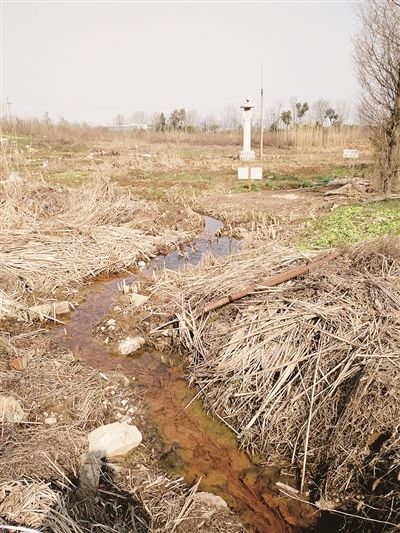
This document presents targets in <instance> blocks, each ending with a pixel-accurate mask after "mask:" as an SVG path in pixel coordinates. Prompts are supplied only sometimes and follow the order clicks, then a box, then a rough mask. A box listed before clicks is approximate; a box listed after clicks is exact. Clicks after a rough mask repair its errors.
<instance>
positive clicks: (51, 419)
mask: <svg viewBox="0 0 400 533" xmlns="http://www.w3.org/2000/svg"><path fill="white" fill-rule="evenodd" d="M44 423H45V424H47V425H48V426H54V424H57V418H56V417H55V416H49V417H48V418H45V420H44Z"/></svg>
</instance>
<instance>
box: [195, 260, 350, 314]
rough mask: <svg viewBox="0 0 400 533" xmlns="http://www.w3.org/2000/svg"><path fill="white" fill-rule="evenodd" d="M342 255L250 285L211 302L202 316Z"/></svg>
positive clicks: (204, 309) (315, 261)
mask: <svg viewBox="0 0 400 533" xmlns="http://www.w3.org/2000/svg"><path fill="white" fill-rule="evenodd" d="M341 253H342V252H341V251H339V250H337V251H335V252H333V253H331V254H323V255H320V256H318V257H317V258H316V259H314V260H313V261H309V262H308V263H304V264H302V265H298V266H296V267H294V268H290V269H289V270H286V271H285V272H280V273H279V274H275V275H274V276H270V277H269V278H265V279H264V280H261V281H259V282H258V283H255V284H253V285H250V286H249V287H246V288H245V289H243V290H241V291H239V292H235V293H230V294H228V295H227V296H224V297H223V298H221V299H219V300H216V301H215V302H211V303H209V304H207V305H206V306H205V307H204V308H203V310H202V311H201V314H205V313H209V312H210V311H215V310H216V309H220V308H221V307H223V306H224V305H227V304H229V303H231V302H235V301H236V300H240V299H241V298H244V297H245V296H248V295H249V294H251V293H253V292H255V291H257V290H259V289H262V288H263V287H274V286H275V285H280V284H281V283H284V282H285V281H289V280H291V279H294V278H297V277H299V276H302V275H303V274H306V273H307V272H311V271H312V270H315V269H316V268H318V267H319V266H320V265H323V264H324V263H328V262H329V261H332V260H334V259H336V258H337V257H339V256H340V255H341Z"/></svg>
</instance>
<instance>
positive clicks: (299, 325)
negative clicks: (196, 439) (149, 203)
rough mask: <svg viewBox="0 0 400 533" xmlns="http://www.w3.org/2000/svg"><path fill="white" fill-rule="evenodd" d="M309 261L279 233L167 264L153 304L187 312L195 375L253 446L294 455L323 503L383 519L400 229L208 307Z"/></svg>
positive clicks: (394, 474) (397, 450)
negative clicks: (169, 268)
mask: <svg viewBox="0 0 400 533" xmlns="http://www.w3.org/2000/svg"><path fill="white" fill-rule="evenodd" d="M299 261H304V255H303V256H302V255H301V254H299V253H298V252H295V251H293V250H290V249H285V248H282V247H277V246H274V247H271V246H268V247H264V248H263V247H258V248H257V249H255V250H253V251H248V250H245V251H243V252H241V253H239V254H237V255H236V256H234V257H230V258H221V259H214V258H208V259H207V260H206V261H204V263H203V265H202V266H201V268H199V269H195V268H191V267H188V268H187V269H185V270H184V271H181V272H179V273H171V272H168V273H164V274H163V275H162V276H161V277H160V279H159V280H158V281H157V283H156V285H155V287H154V291H155V294H157V297H153V309H152V311H153V313H160V316H161V317H162V320H164V321H165V319H166V317H169V318H170V319H172V320H174V317H175V319H176V323H175V324H178V325H179V327H178V328H174V327H171V324H170V325H169V326H166V328H167V329H169V335H172V338H173V342H174V345H175V346H178V347H179V348H181V349H183V348H184V349H187V350H189V353H190V366H189V376H190V380H191V382H192V383H194V384H196V386H197V387H198V388H199V390H200V391H201V393H202V394H203V398H204V401H205V403H206V405H207V406H208V407H209V408H210V409H211V410H212V411H213V412H215V413H217V414H218V416H219V417H221V418H222V419H223V420H225V422H226V424H227V425H228V426H229V427H231V428H233V430H234V431H235V432H236V434H237V437H238V440H239V442H240V444H241V446H243V447H244V448H246V449H247V450H249V451H250V452H253V453H261V454H262V457H263V458H264V460H265V461H267V463H269V464H272V465H277V464H279V465H281V466H282V468H283V469H289V470H290V471H291V472H292V473H293V476H294V481H296V480H297V481H296V484H297V488H298V489H299V490H301V491H302V492H304V493H306V494H308V496H309V498H310V500H311V502H314V504H316V505H317V506H318V507H319V508H321V509H337V510H340V511H341V512H345V513H346V512H347V513H350V514H353V515H357V516H358V517H361V518H364V519H366V520H367V524H368V523H370V524H373V525H374V528H376V529H374V531H375V530H384V529H385V528H386V529H387V528H390V527H395V526H396V524H398V522H399V520H400V515H399V506H400V500H399V498H400V491H399V483H398V476H399V466H400V436H399V428H398V420H399V418H400V411H399V404H398V401H397V391H398V388H399V386H400V372H399V363H400V357H399V353H400V346H399V337H398V328H399V320H400V286H399V282H398V276H399V274H400V242H399V240H398V239H382V240H378V241H373V242H371V243H369V244H365V245H359V246H357V247H354V248H352V249H349V250H346V251H345V252H343V254H342V255H341V256H340V257H339V258H337V259H336V260H334V261H331V262H330V263H328V264H325V265H322V266H321V267H320V268H319V269H317V270H316V271H314V272H312V273H310V274H308V275H306V276H304V277H302V278H299V279H295V280H293V281H291V282H287V283H285V284H282V285H281V286H277V287H274V288H262V287H261V288H260V290H257V291H255V292H253V293H252V294H251V295H250V296H248V297H247V298H246V299H244V300H240V301H237V302H235V304H231V305H230V306H227V307H225V308H223V309H221V310H219V311H218V312H217V313H215V312H214V313H210V314H208V315H206V316H204V315H201V314H200V313H199V311H200V310H201V309H202V308H203V307H204V305H205V304H207V303H210V302H212V301H214V300H217V299H218V298H220V297H221V296H225V295H226V294H227V293H228V292H230V291H232V290H241V289H243V288H244V287H246V286H247V285H250V284H252V283H254V282H257V281H259V280H260V279H262V278H265V277H267V276H268V275H269V274H273V273H277V272H280V271H282V270H285V269H286V268H287V267H288V266H289V265H294V264H297V263H298V262H299ZM172 324H174V322H172ZM154 333H155V334H158V331H154ZM374 520H375V522H374ZM368 521H372V522H368ZM353 527H355V526H353Z"/></svg>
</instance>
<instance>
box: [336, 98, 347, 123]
mask: <svg viewBox="0 0 400 533" xmlns="http://www.w3.org/2000/svg"><path fill="white" fill-rule="evenodd" d="M335 109H336V112H337V114H338V124H339V126H342V125H343V124H346V123H347V122H348V120H349V116H350V105H349V104H348V103H347V102H344V101H343V100H342V101H340V102H337V103H336V106H335Z"/></svg>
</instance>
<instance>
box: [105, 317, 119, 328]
mask: <svg viewBox="0 0 400 533" xmlns="http://www.w3.org/2000/svg"><path fill="white" fill-rule="evenodd" d="M116 323H117V321H116V320H115V319H114V318H110V320H107V322H106V326H108V327H110V326H115V325H116Z"/></svg>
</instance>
